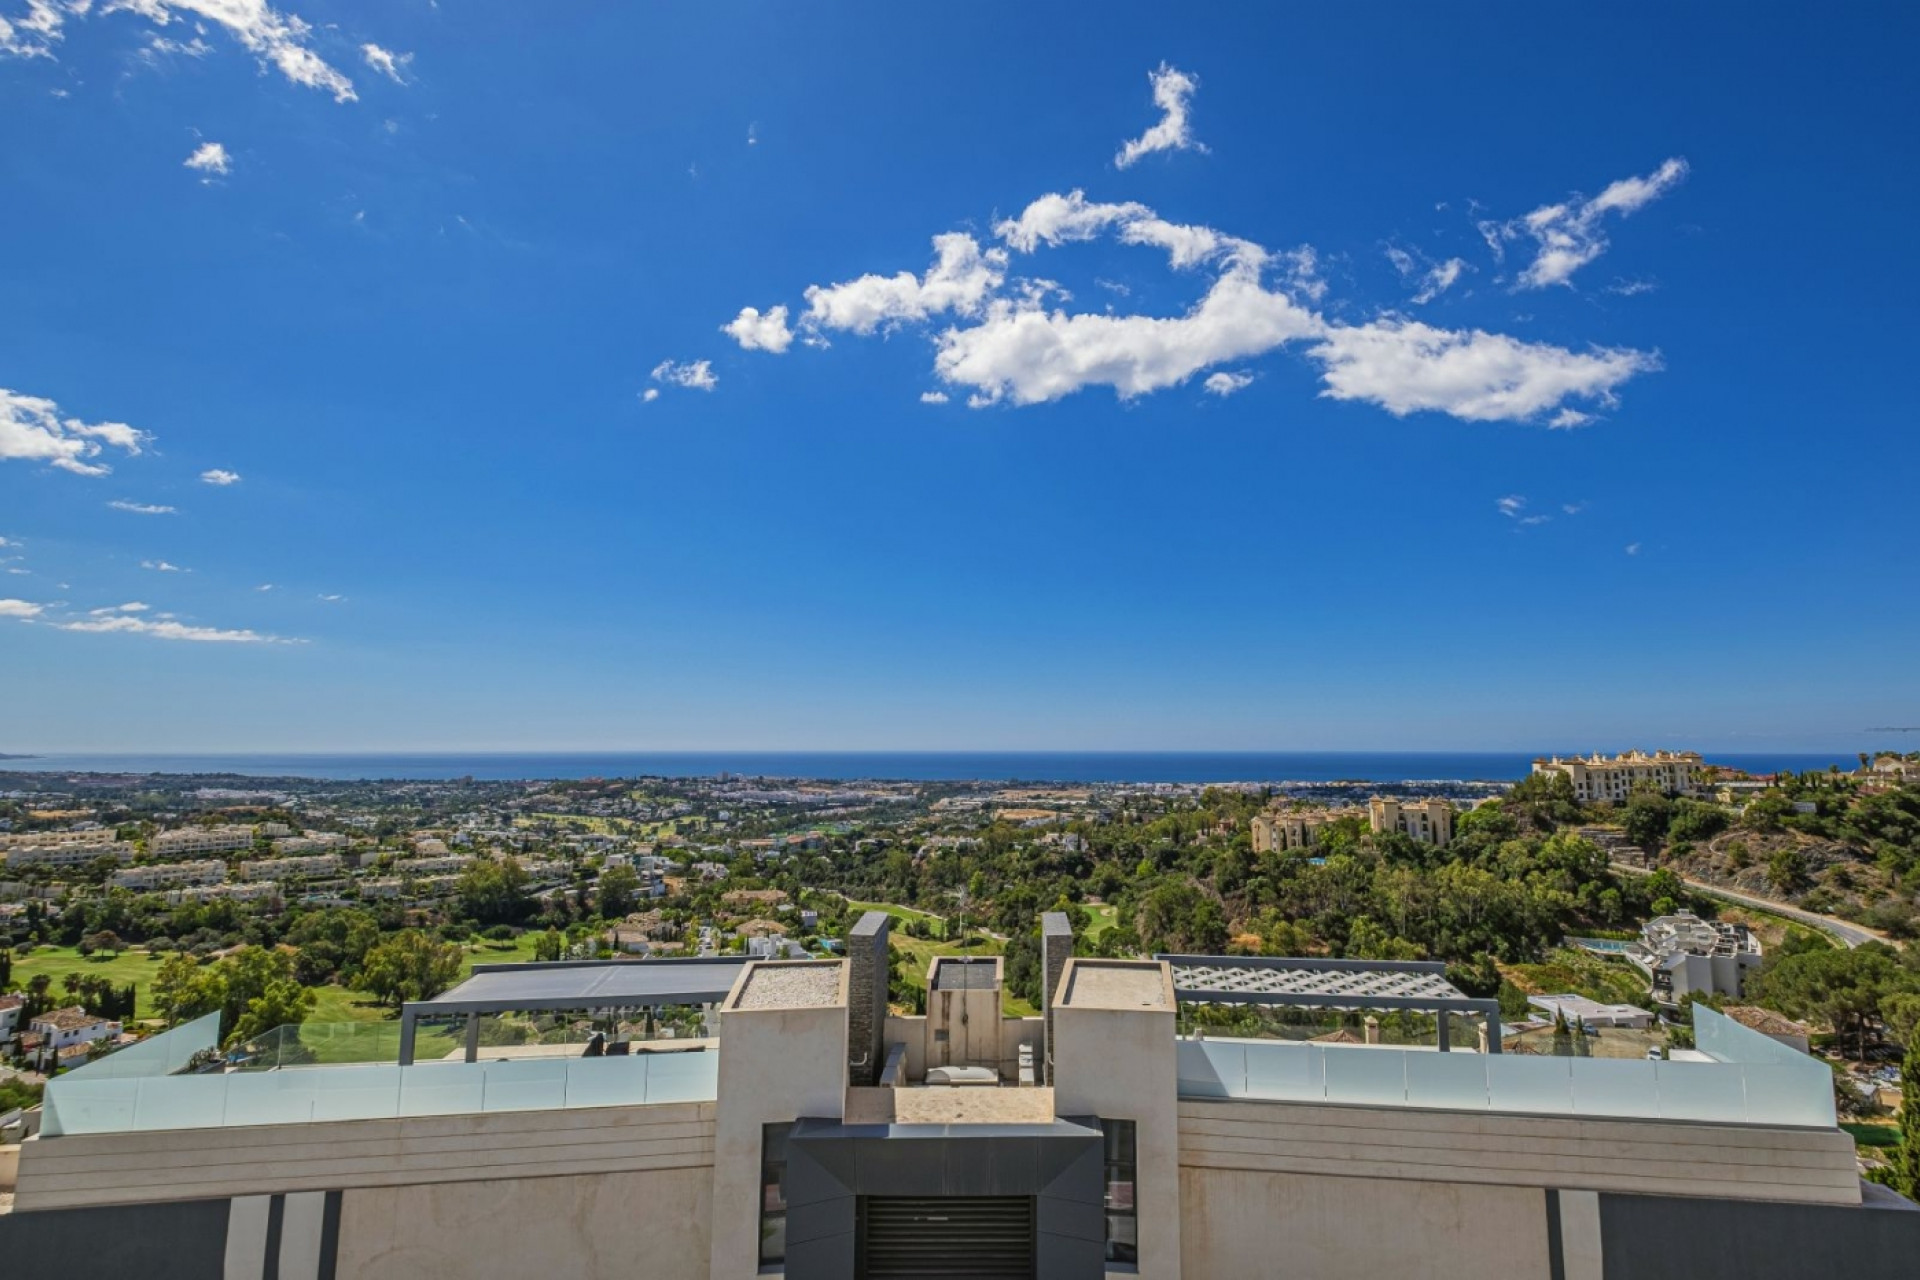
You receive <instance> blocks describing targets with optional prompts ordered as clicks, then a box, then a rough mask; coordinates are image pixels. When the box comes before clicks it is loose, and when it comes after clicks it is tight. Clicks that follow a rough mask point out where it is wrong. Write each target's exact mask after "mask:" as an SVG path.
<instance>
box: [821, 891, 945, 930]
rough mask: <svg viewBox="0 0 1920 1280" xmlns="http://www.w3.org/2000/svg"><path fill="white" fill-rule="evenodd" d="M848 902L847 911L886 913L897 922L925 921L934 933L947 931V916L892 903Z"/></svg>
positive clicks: (850, 900) (849, 899)
mask: <svg viewBox="0 0 1920 1280" xmlns="http://www.w3.org/2000/svg"><path fill="white" fill-rule="evenodd" d="M846 902H847V909H848V910H850V911H854V912H863V911H884V912H886V913H887V914H888V915H890V916H892V917H893V918H894V919H895V920H902V921H905V920H925V921H927V922H929V923H930V924H932V925H933V927H934V932H936V933H939V934H945V933H946V931H947V918H946V917H945V916H937V915H935V914H933V912H931V911H922V910H920V909H919V908H918V907H896V906H895V905H893V903H891V902H858V901H856V900H854V899H852V898H848V899H847V900H846Z"/></svg>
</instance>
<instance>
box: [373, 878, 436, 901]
mask: <svg viewBox="0 0 1920 1280" xmlns="http://www.w3.org/2000/svg"><path fill="white" fill-rule="evenodd" d="M409 882H411V883H412V885H413V895H412V896H414V897H416V898H444V897H446V896H447V895H448V894H450V893H452V892H453V890H454V887H455V886H456V885H458V884H459V883H460V877H459V876H419V877H414V876H377V877H374V878H372V879H367V880H362V881H361V882H360V896H361V897H362V898H380V899H387V898H404V897H406V896H407V890H406V887H407V885H408V883H409Z"/></svg>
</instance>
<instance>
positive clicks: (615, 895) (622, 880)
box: [599, 867, 640, 920]
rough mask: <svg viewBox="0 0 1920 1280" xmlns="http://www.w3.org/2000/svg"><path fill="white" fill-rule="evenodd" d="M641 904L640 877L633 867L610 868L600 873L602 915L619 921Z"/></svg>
mask: <svg viewBox="0 0 1920 1280" xmlns="http://www.w3.org/2000/svg"><path fill="white" fill-rule="evenodd" d="M639 902H640V877H639V875H638V874H637V873H636V872H635V871H634V869H633V868H632V867H608V868H607V869H606V870H605V871H602V872H601V873H600V895H599V904H600V914H601V915H603V916H605V917H606V918H607V919H609V920H619V919H622V918H623V917H625V916H626V914H627V913H628V912H629V911H632V910H633V909H634V908H635V907H636V906H638V905H639Z"/></svg>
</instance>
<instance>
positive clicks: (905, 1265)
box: [859, 1196, 1034, 1280]
mask: <svg viewBox="0 0 1920 1280" xmlns="http://www.w3.org/2000/svg"><path fill="white" fill-rule="evenodd" d="M859 1214H860V1266H859V1275H860V1277H861V1280H920V1278H922V1277H942V1276H946V1277H953V1278H954V1280H960V1278H961V1277H968V1278H969V1280H1031V1277H1032V1276H1033V1274H1034V1260H1033V1197H1032V1196H938V1197H929V1198H921V1197H914V1196H861V1197H860V1201H859Z"/></svg>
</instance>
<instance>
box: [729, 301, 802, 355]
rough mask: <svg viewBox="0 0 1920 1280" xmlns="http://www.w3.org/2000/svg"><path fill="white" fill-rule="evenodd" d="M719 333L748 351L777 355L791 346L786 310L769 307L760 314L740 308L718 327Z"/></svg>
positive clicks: (790, 331) (791, 332) (755, 310)
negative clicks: (735, 314)
mask: <svg viewBox="0 0 1920 1280" xmlns="http://www.w3.org/2000/svg"><path fill="white" fill-rule="evenodd" d="M720 332H722V333H724V334H726V335H727V336H728V337H730V338H732V339H733V340H734V341H735V342H737V343H739V344H740V345H741V347H742V348H744V349H745V350H748V351H771V352H773V353H774V354H775V355H779V354H780V353H781V352H783V351H785V350H786V349H787V348H788V347H789V346H791V345H793V330H791V329H789V328H787V309H786V308H785V307H783V306H782V307H769V308H768V309H767V311H766V313H765V314H762V313H761V312H760V311H759V310H758V309H757V308H755V307H742V308H740V314H739V315H737V316H735V317H734V318H733V319H732V320H731V321H729V322H728V323H726V324H723V325H721V326H720Z"/></svg>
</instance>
